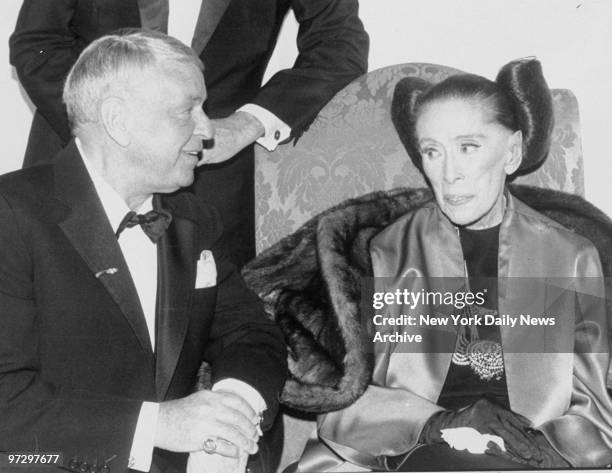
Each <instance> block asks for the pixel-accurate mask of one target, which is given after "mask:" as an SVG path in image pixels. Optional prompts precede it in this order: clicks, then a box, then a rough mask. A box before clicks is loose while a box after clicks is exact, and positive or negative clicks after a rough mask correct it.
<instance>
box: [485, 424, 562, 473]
mask: <svg viewBox="0 0 612 473" xmlns="http://www.w3.org/2000/svg"><path fill="white" fill-rule="evenodd" d="M531 435H532V437H533V439H534V442H535V445H536V446H537V448H538V449H539V450H540V459H539V460H537V459H536V458H535V457H534V458H531V460H527V461H521V460H520V459H514V458H512V457H511V456H510V455H508V454H507V453H505V452H502V451H501V449H500V448H499V446H498V445H497V444H494V443H493V442H490V443H489V448H488V449H487V453H488V454H491V455H496V456H500V457H504V458H508V459H510V460H513V461H517V462H519V463H524V464H526V465H530V466H532V467H535V468H570V467H571V465H570V464H569V463H568V462H567V461H565V459H564V458H563V457H562V456H561V455H559V453H558V452H557V451H556V450H555V449H554V448H553V447H552V445H551V444H550V443H549V442H548V440H547V439H546V437H545V436H544V434H543V433H542V432H539V431H537V430H533V431H532V432H531Z"/></svg>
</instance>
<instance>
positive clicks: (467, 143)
mask: <svg viewBox="0 0 612 473" xmlns="http://www.w3.org/2000/svg"><path fill="white" fill-rule="evenodd" d="M416 135H417V140H418V144H419V149H420V151H421V156H422V160H423V170H424V172H425V175H426V176H427V178H428V179H429V182H430V183H431V186H432V188H433V192H434V195H435V197H436V201H437V203H438V205H439V206H440V208H441V209H442V212H443V213H444V214H445V215H446V216H447V217H448V218H449V220H450V221H451V222H453V223H454V224H455V225H458V226H465V227H467V228H471V229H479V228H490V227H493V226H495V225H497V224H498V223H500V222H501V219H502V216H503V210H504V209H503V189H504V184H505V180H506V176H507V175H508V174H512V173H513V172H514V171H516V169H517V168H518V166H519V164H520V163H521V155H522V153H521V147H522V139H521V133H520V132H512V131H510V130H508V129H507V128H505V127H504V126H502V125H500V124H499V123H497V122H495V121H494V120H493V114H492V112H491V111H490V110H489V108H488V107H487V105H486V104H483V103H482V101H481V100H479V99H465V98H448V99H439V100H436V101H434V102H431V103H429V104H426V105H425V106H424V108H423V109H422V110H421V111H420V114H419V116H418V119H417V123H416Z"/></svg>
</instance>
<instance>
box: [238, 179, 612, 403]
mask: <svg viewBox="0 0 612 473" xmlns="http://www.w3.org/2000/svg"><path fill="white" fill-rule="evenodd" d="M510 191H511V192H512V193H513V194H514V195H515V196H516V197H518V198H519V199H520V200H522V201H523V202H525V203H526V204H527V205H529V206H531V207H532V208H534V209H536V210H538V211H539V212H541V213H543V214H545V215H547V216H548V217H550V218H552V219H554V220H556V221H558V222H559V223H561V224H562V225H564V226H565V227H568V228H570V229H572V230H573V231H575V232H577V233H579V234H581V235H583V236H585V237H587V238H589V239H590V240H591V241H592V242H593V243H594V245H595V246H596V247H597V249H598V251H599V254H600V256H601V258H602V264H603V267H604V275H605V276H607V277H610V276H612V252H611V248H612V221H611V220H610V219H609V218H608V217H607V216H606V215H605V214H603V213H602V212H601V211H599V210H598V209H597V208H595V207H594V206H593V205H591V204H589V203H588V202H586V201H585V200H584V199H582V198H580V197H577V196H573V195H570V194H565V193H562V192H558V191H552V190H548V189H541V188H536V187H528V186H518V185H517V186H510ZM431 199H432V193H431V191H430V190H429V189H395V190H392V191H386V192H385V191H379V192H374V193H371V194H367V195H364V196H362V197H359V198H355V199H350V200H347V201H345V202H342V203H341V204H339V205H337V206H335V207H332V208H331V209H329V210H326V211H324V212H322V213H321V214H319V215H317V216H315V217H313V218H312V219H311V220H309V221H308V222H307V223H305V224H304V225H303V226H302V227H301V228H300V229H298V230H297V231H296V232H295V233H293V234H291V235H289V236H287V237H285V238H283V239H282V240H281V241H279V242H278V243H276V244H274V245H273V246H272V247H270V248H268V249H267V250H265V251H263V252H262V253H261V254H260V255H259V256H258V257H257V258H255V259H254V260H253V261H251V262H250V263H249V264H248V265H247V266H246V267H245V268H244V270H243V276H244V278H245V280H246V282H247V285H248V286H249V287H250V288H251V289H252V290H254V291H255V292H256V293H257V294H258V295H259V296H260V297H261V298H262V300H263V301H264V305H265V308H266V312H267V313H268V315H269V316H270V317H271V318H272V319H274V320H275V321H276V322H277V323H278V324H279V325H280V327H281V329H282V331H283V333H284V335H285V339H286V341H287V345H288V352H289V360H288V362H289V370H290V378H289V379H288V381H287V383H286V384H285V388H284V391H283V393H282V396H281V402H282V403H283V404H285V405H287V406H289V407H291V408H295V409H298V410H301V411H306V412H313V413H323V412H328V411H332V410H337V409H341V408H343V407H346V406H348V405H349V404H351V403H353V402H354V401H355V400H356V399H357V398H358V397H359V396H360V395H361V394H362V393H363V391H364V390H365V388H366V386H367V385H368V383H369V380H370V375H371V359H370V358H369V355H367V350H366V349H365V347H364V345H363V343H364V342H363V341H362V339H361V337H360V317H359V301H360V291H361V287H360V278H361V277H364V276H372V268H371V263H370V257H369V251H368V247H369V241H370V239H371V238H372V237H373V236H374V235H375V234H376V233H378V232H379V231H381V230H382V229H383V228H384V227H386V226H387V225H389V224H390V223H392V222H393V221H395V220H396V219H397V218H399V217H400V216H401V215H403V214H405V213H406V212H408V211H411V210H413V209H416V208H418V207H419V206H421V205H423V204H424V203H426V202H428V201H430V200H431ZM611 313H612V312H611Z"/></svg>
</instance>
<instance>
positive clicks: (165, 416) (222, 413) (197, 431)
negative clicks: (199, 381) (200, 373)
mask: <svg viewBox="0 0 612 473" xmlns="http://www.w3.org/2000/svg"><path fill="white" fill-rule="evenodd" d="M258 422H259V415H258V414H257V413H256V412H255V411H253V409H252V408H251V406H249V404H248V403H247V402H246V401H245V400H244V399H243V398H242V397H240V396H238V395H236V394H233V393H230V392H227V391H219V392H212V391H198V392H196V393H194V394H191V395H190V396H187V397H184V398H182V399H177V400H175V401H167V402H163V403H161V404H160V405H159V416H158V419H157V429H156V433H155V446H156V447H159V448H163V449H165V450H170V451H173V452H195V451H198V450H202V449H203V444H204V441H205V440H206V439H209V438H210V439H213V440H214V441H215V443H216V446H217V448H216V453H218V454H219V455H223V456H226V457H232V458H238V457H239V456H240V454H241V453H242V452H246V453H249V454H253V453H255V452H257V440H258V438H259V432H258V429H257V424H258Z"/></svg>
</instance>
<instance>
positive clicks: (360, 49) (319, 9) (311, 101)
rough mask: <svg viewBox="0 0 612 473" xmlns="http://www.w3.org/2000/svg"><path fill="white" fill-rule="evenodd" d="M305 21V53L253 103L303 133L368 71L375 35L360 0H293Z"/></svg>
mask: <svg viewBox="0 0 612 473" xmlns="http://www.w3.org/2000/svg"><path fill="white" fill-rule="evenodd" d="M292 6H293V11H294V13H295V17H296V19H297V20H298V22H299V25H300V26H299V31H298V38H297V46H298V52H299V55H298V57H297V59H296V61H295V64H294V65H293V67H292V68H291V69H285V70H282V71H279V72H277V73H276V74H275V75H274V76H272V77H271V78H270V80H269V81H268V82H267V83H266V84H265V85H264V87H263V88H262V89H261V90H260V92H259V94H258V95H257V97H255V99H254V100H253V101H252V102H253V103H254V104H256V105H259V106H261V107H263V108H265V109H267V110H269V111H270V112H272V113H273V114H274V115H276V116H277V117H278V118H280V119H281V120H282V121H283V122H284V123H286V124H287V125H289V126H290V127H291V128H292V135H293V136H294V137H299V136H300V135H301V134H302V133H303V131H304V129H305V128H306V127H307V126H308V125H309V124H310V122H311V121H312V120H313V119H314V118H315V116H316V115H317V113H318V112H319V110H321V108H323V106H324V105H325V104H326V103H327V102H329V101H330V100H331V98H332V97H333V96H334V95H335V94H336V93H337V92H338V91H339V90H341V89H342V88H343V87H344V86H345V85H347V84H348V83H349V82H351V81H352V80H353V79H355V78H356V77H358V76H360V75H361V74H363V73H365V72H366V70H367V58H368V49H369V38H368V35H367V33H366V32H365V30H364V28H363V25H362V23H361V20H360V19H359V16H358V2H357V0H292Z"/></svg>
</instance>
